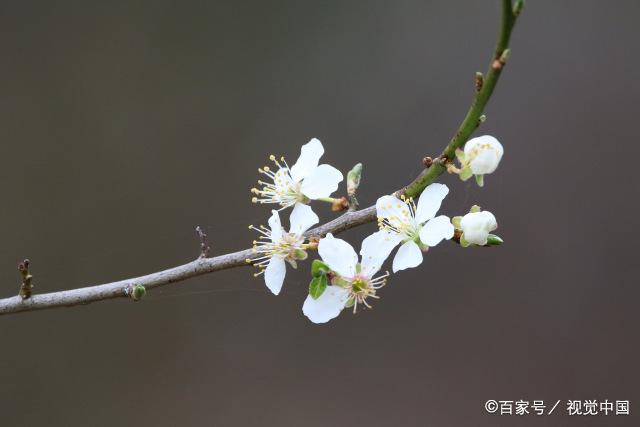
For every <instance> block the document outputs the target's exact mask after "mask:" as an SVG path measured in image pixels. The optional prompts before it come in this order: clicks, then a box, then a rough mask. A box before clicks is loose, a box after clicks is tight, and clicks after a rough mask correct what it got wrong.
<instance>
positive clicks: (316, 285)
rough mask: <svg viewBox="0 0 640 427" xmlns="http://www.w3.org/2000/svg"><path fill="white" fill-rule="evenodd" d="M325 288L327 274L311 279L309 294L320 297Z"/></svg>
mask: <svg viewBox="0 0 640 427" xmlns="http://www.w3.org/2000/svg"><path fill="white" fill-rule="evenodd" d="M325 289H327V276H325V275H322V276H319V277H314V278H313V279H311V283H309V295H310V296H311V298H313V299H318V298H320V295H322V294H323V293H324V291H325Z"/></svg>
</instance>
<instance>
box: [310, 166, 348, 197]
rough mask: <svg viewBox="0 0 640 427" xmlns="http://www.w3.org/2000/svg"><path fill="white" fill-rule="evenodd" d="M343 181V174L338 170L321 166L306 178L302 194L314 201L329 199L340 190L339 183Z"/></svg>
mask: <svg viewBox="0 0 640 427" xmlns="http://www.w3.org/2000/svg"><path fill="white" fill-rule="evenodd" d="M342 179H343V178H342V172H340V171H339V170H338V169H336V168H334V167H333V166H329V165H320V166H318V167H317V168H315V169H314V170H313V171H311V173H310V174H309V175H307V176H306V177H305V178H304V181H302V185H301V186H300V192H301V193H302V194H304V195H305V196H307V197H308V198H310V199H312V200H315V199H320V198H322V197H329V196H330V195H331V193H333V192H334V191H336V190H337V189H338V183H339V182H340V181H342Z"/></svg>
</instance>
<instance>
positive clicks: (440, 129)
mask: <svg viewBox="0 0 640 427" xmlns="http://www.w3.org/2000/svg"><path fill="white" fill-rule="evenodd" d="M498 17H499V1H497V0H495V1H467V2H451V1H445V0H439V1H425V0H423V1H381V0H378V1H362V0H361V1H345V0H340V1H322V2H318V1H306V0H305V1H301V0H289V1H270V2H265V1H246V2H236V1H195V0H194V1H180V2H178V1H166V0H162V1H127V2H96V1H90V2H87V1H76V2H73V1H60V2H47V1H3V2H1V3H0V52H1V53H2V60H1V64H2V66H1V67H0V85H1V95H0V141H1V142H0V194H1V198H2V203H1V204H0V279H1V280H0V283H2V285H0V291H1V293H2V296H10V295H14V294H15V293H16V292H17V284H18V282H19V280H18V274H17V271H16V265H17V263H18V261H20V260H21V259H22V258H25V257H29V258H30V259H31V260H32V271H33V273H34V275H35V284H36V286H37V287H36V291H37V292H41V293H42V292H50V291H56V290H62V289H69V288H75V287H80V286H87V285H92V284H98V283H103V282H108V281H112V280H117V279H122V278H126V277H131V276H136V275H141V274H145V273H149V272H153V271H156V270H159V269H163V268H167V267H170V266H173V265H177V264H180V263H183V262H186V261H189V260H191V259H193V258H194V257H196V256H197V254H198V243H197V240H196V236H195V233H194V231H193V229H194V227H195V226H196V225H201V226H203V227H204V229H205V230H206V232H207V233H208V234H209V236H210V238H211V240H212V243H213V251H214V253H215V254H219V253H223V252H226V251H232V250H239V249H244V248H246V247H247V246H248V245H249V244H250V242H251V240H252V239H253V238H254V235H253V234H252V233H251V232H250V231H249V230H247V228H246V226H247V225H248V224H250V223H261V222H262V223H264V222H265V221H266V219H267V216H268V211H269V208H268V207H265V206H255V205H252V204H251V203H250V196H251V195H250V194H249V192H248V190H249V188H251V187H252V186H253V185H254V183H255V181H256V179H257V178H258V176H257V172H256V169H257V167H259V166H261V165H263V164H265V161H266V160H267V157H268V155H269V154H271V153H275V154H278V155H279V154H282V155H285V156H286V157H287V158H288V159H289V161H291V162H293V161H295V159H296V157H297V155H298V153H299V147H300V145H301V144H303V143H305V142H307V141H308V140H309V139H310V138H311V137H318V138H320V139H321V140H322V141H323V143H324V145H325V148H326V154H325V157H324V158H323V160H324V161H326V162H329V163H331V164H333V165H335V166H337V167H338V168H340V169H341V170H343V171H346V170H348V168H349V167H351V166H352V165H353V164H354V163H356V162H359V161H362V162H363V163H364V165H365V169H364V180H363V185H362V188H361V191H360V200H361V202H362V204H363V205H370V204H372V203H374V202H375V199H376V197H377V196H379V195H381V194H384V193H389V192H391V191H394V190H396V189H397V188H399V187H400V186H402V185H404V184H406V183H408V182H409V181H410V180H411V179H412V178H413V177H414V176H415V174H417V173H418V172H419V171H420V169H421V163H420V160H421V158H422V157H423V156H425V155H434V154H437V153H438V152H439V151H440V150H441V149H442V147H443V146H444V145H445V144H446V142H447V141H448V140H449V138H450V137H451V136H452V134H453V133H454V131H455V129H456V127H457V125H458V123H459V121H460V120H461V118H462V117H463V115H464V114H465V112H466V110H467V107H468V105H469V102H470V100H471V97H472V94H473V73H474V72H475V71H476V70H482V71H484V70H485V68H486V64H487V63H488V59H489V56H490V54H491V52H492V49H493V46H494V41H495V37H496V31H497V23H498ZM638 18H640V6H639V5H638V3H637V2H634V1H630V0H629V1H617V2H605V1H602V0H601V1H594V0H591V1H588V0H580V1H578V0H573V1H561V2H560V1H551V0H544V1H543V0H537V1H529V2H528V5H527V8H526V10H525V13H524V14H523V16H522V17H521V19H520V21H519V22H518V25H517V28H516V31H515V34H514V37H513V40H512V49H513V53H512V57H511V59H510V61H509V64H508V66H507V69H506V72H505V73H504V75H503V79H502V80H501V82H500V84H499V86H498V88H497V91H496V93H495V95H494V97H493V99H492V100H491V103H490V105H489V108H488V109H487V112H486V113H487V116H488V120H487V122H486V123H485V125H484V126H483V127H482V129H481V130H480V131H479V134H482V133H490V134H493V135H495V136H497V137H498V138H499V139H500V140H501V141H502V142H503V144H504V145H505V149H506V154H505V157H504V159H503V163H502V165H501V167H500V168H499V169H498V171H497V172H496V173H495V174H493V175H491V176H488V177H487V180H486V186H485V188H483V189H479V188H477V187H476V186H475V184H473V183H472V182H471V181H469V182H468V183H462V182H460V181H459V180H457V179H456V178H455V177H453V176H443V179H442V181H443V182H445V183H447V184H448V185H449V186H450V188H451V190H452V191H451V193H450V195H449V197H448V198H447V199H446V201H445V202H444V204H443V208H442V212H443V213H445V214H448V215H450V216H453V215H456V214H460V213H464V212H466V211H467V210H468V208H469V207H470V206H471V205H472V204H474V203H477V204H480V205H481V206H483V207H485V208H486V209H489V210H491V211H492V212H494V213H495V214H496V216H497V218H498V221H499V224H500V228H499V230H498V232H499V234H500V235H501V236H502V237H503V238H504V239H505V241H506V244H505V245H504V246H503V247H500V248H496V249H491V250H487V249H476V250H474V249H467V250H463V249H461V248H460V247H458V246H456V245H455V244H451V243H450V244H442V245H440V246H438V247H437V248H435V249H434V250H432V251H430V252H429V254H428V255H427V257H426V261H425V263H424V264H423V265H422V266H421V267H420V268H417V269H414V270H410V271H408V272H404V273H402V274H398V275H395V276H393V277H392V280H391V282H390V285H389V286H388V287H387V288H385V289H384V290H383V291H382V293H381V295H382V299H381V300H380V301H379V302H378V303H377V304H376V305H375V309H374V310H373V311H365V312H362V313H359V314H358V315H356V316H352V315H350V314H349V313H346V312H345V313H343V314H342V316H340V317H339V318H338V319H337V320H335V321H333V322H331V323H330V324H328V325H325V326H316V325H313V324H311V323H310V322H309V321H308V320H307V319H306V318H305V317H304V316H303V315H302V313H301V305H302V302H303V300H304V297H305V294H306V286H307V283H308V265H304V267H303V268H301V269H300V271H298V272H296V273H291V270H290V273H289V274H288V277H287V281H286V283H285V287H284V290H283V292H282V294H281V295H280V296H279V297H274V296H273V295H271V294H270V293H268V291H267V290H266V288H265V286H264V284H263V282H262V281H261V280H260V279H254V278H253V277H252V273H253V271H252V270H251V269H249V268H244V269H236V270H233V271H226V272H222V273H218V274H214V275H209V276H205V277H201V278H198V279H195V280H190V281H188V282H183V283H180V284H176V285H173V286H169V287H165V288H161V289H158V290H154V291H152V292H150V294H149V295H148V297H147V298H146V299H145V300H144V301H143V302H140V303H138V304H135V303H133V302H131V301H126V300H118V301H109V302H102V303H96V304H93V305H90V306H86V307H80V308H71V309H57V310H52V311H43V312H37V313H27V314H20V315H12V316H4V317H2V318H0V337H2V341H1V344H0V417H1V420H0V424H1V425H2V426H40V425H46V426H89V425H90V426H116V425H144V426H147V425H148V426H177V425H184V426H192V425H193V426H199V425H215V426H343V425H351V426H358V425H369V426H427V425H428V426H468V425H474V426H496V425H505V426H507V425H508V426H513V425H522V426H540V425H545V426H565V425H576V426H578V425H579V426H595V425H598V426H602V425H607V426H609V425H637V416H636V415H635V414H634V412H637V411H640V406H639V405H640V392H639V391H638V387H637V383H638V380H639V379H640V375H639V372H638V357H639V356H640V345H639V342H638V332H637V326H638V321H639V320H640V314H639V312H638V299H639V297H640V289H639V288H638V280H637V274H636V273H635V268H636V266H637V255H638V249H637V245H636V242H637V240H638V238H639V237H640V236H639V235H638V227H639V226H640V222H639V220H638V217H637V211H638V208H639V204H638V185H637V182H636V179H637V178H636V177H637V170H638V165H637V160H638V156H639V155H640V149H639V148H638V144H637V141H636V139H637V137H638V133H639V131H640V125H639V124H638V118H637V115H638V98H639V96H640V83H639V79H638V64H639V63H638V58H637V52H638V24H637V22H638ZM341 191H344V186H343V187H341ZM316 211H317V212H318V213H320V214H321V216H322V218H323V219H329V218H331V217H332V214H331V212H329V210H328V209H327V208H326V207H325V206H317V207H316ZM374 230H375V226H374V225H373V224H370V225H367V226H363V227H360V228H358V229H356V230H352V231H350V232H348V233H345V234H344V235H342V236H341V237H343V238H345V239H348V240H349V241H350V242H352V243H353V244H354V246H356V247H359V243H360V241H361V239H362V238H363V237H364V236H365V235H367V234H369V233H371V232H372V231H374ZM634 263H635V264H634ZM488 399H496V400H517V399H524V400H534V399H544V400H545V401H547V402H549V403H550V404H552V403H554V402H555V401H556V400H558V399H562V400H563V401H566V400H568V399H582V400H584V399H598V400H604V399H609V400H616V399H618V400H630V401H631V411H632V416H630V417H626V418H625V417H621V416H618V417H614V416H609V417H608V418H604V417H593V418H587V417H579V418H575V417H574V418H570V417H568V416H567V415H566V410H565V408H564V404H562V406H561V407H560V408H558V409H557V412H556V414H555V415H553V416H550V417H545V418H540V417H536V416H533V415H530V416H528V417H523V418H516V417H515V416H514V417H499V416H491V415H488V414H486V413H485V411H484V402H485V401H486V400H488ZM634 419H636V420H635V421H634Z"/></svg>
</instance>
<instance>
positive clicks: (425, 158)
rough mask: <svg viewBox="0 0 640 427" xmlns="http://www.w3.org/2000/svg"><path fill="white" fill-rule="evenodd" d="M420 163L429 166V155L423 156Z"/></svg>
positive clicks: (430, 159) (431, 161)
mask: <svg viewBox="0 0 640 427" xmlns="http://www.w3.org/2000/svg"><path fill="white" fill-rule="evenodd" d="M422 164H423V165H424V166H425V167H427V168H428V167H431V165H432V164H433V159H432V158H431V157H429V156H426V157H423V158H422Z"/></svg>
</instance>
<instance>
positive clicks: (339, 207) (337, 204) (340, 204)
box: [331, 196, 349, 212]
mask: <svg viewBox="0 0 640 427" xmlns="http://www.w3.org/2000/svg"><path fill="white" fill-rule="evenodd" d="M346 209H349V200H348V199H347V198H346V197H344V196H343V197H340V198H339V199H335V200H334V201H333V203H331V210H332V211H334V212H340V211H343V210H346Z"/></svg>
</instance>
